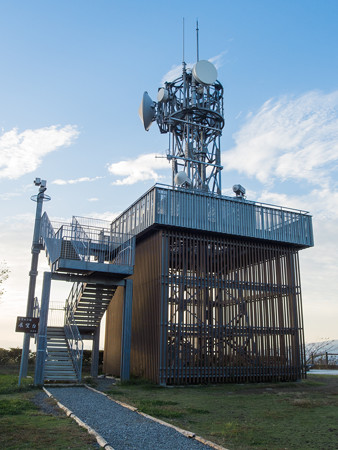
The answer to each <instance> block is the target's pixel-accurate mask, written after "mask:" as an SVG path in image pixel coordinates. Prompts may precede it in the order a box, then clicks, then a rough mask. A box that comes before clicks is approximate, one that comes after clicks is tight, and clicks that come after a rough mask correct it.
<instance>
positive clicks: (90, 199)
mask: <svg viewBox="0 0 338 450" xmlns="http://www.w3.org/2000/svg"><path fill="white" fill-rule="evenodd" d="M88 201H89V202H98V201H99V199H98V198H97V197H92V198H89V199H88Z"/></svg>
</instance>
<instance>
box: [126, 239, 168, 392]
mask: <svg viewBox="0 0 338 450" xmlns="http://www.w3.org/2000/svg"><path fill="white" fill-rule="evenodd" d="M161 237H162V233H161V232H156V233H153V234H152V235H150V236H149V237H147V238H145V239H143V240H142V241H141V242H138V243H137V244H136V253H135V270H134V275H133V280H134V286H133V316H132V337H131V361H130V367H131V373H132V374H133V375H136V376H139V377H144V378H147V379H149V380H152V381H154V382H155V383H158V382H159V357H160V356H159V352H160V307H161V276H160V275H161V243H162V238H161Z"/></svg>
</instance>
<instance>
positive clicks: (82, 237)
mask: <svg viewBox="0 0 338 450" xmlns="http://www.w3.org/2000/svg"><path fill="white" fill-rule="evenodd" d="M90 241H91V239H90V237H89V236H88V235H87V233H86V232H85V230H84V228H83V227H82V225H81V224H80V222H79V221H78V220H77V219H76V217H75V216H73V218H72V243H73V247H74V248H75V251H76V252H77V254H78V256H79V258H80V259H82V260H84V261H87V260H88V259H89V244H90Z"/></svg>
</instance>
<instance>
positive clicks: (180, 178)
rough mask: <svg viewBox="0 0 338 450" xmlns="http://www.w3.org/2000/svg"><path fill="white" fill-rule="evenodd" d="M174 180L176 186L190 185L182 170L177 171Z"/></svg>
mask: <svg viewBox="0 0 338 450" xmlns="http://www.w3.org/2000/svg"><path fill="white" fill-rule="evenodd" d="M174 182H175V184H177V186H191V180H190V178H189V177H188V175H187V174H186V173H185V172H184V171H182V172H177V174H176V175H175V178H174Z"/></svg>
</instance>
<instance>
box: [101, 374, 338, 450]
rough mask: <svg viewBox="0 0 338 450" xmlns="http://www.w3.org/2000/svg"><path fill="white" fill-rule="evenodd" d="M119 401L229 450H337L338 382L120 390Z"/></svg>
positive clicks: (317, 378)
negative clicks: (257, 449)
mask: <svg viewBox="0 0 338 450" xmlns="http://www.w3.org/2000/svg"><path fill="white" fill-rule="evenodd" d="M108 393H109V395H111V396H112V397H113V398H115V399H117V400H120V401H123V402H125V403H128V404H130V405H133V406H135V407H137V408H138V409H139V410H141V411H143V412H145V413H147V414H150V415H153V416H156V417H158V418H160V419H162V420H165V421H167V422H170V423H172V424H174V425H177V426H179V427H181V428H184V429H186V430H189V431H192V432H194V433H196V434H198V435H200V436H202V437H204V438H205V439H209V440H211V441H213V442H216V443H218V444H220V445H222V446H224V447H227V448H229V449H255V448H259V449H286V448H287V449H311V448H312V449H337V448H338V377H337V376H321V375H312V376H309V377H308V379H307V380H305V381H302V382H300V383H275V384H268V383H263V384H246V385H233V384H232V385H218V386H196V387H193V386H190V387H172V388H161V387H157V386H153V385H150V384H125V385H117V386H114V387H113V388H112V389H111V390H110V391H109V392H108Z"/></svg>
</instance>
